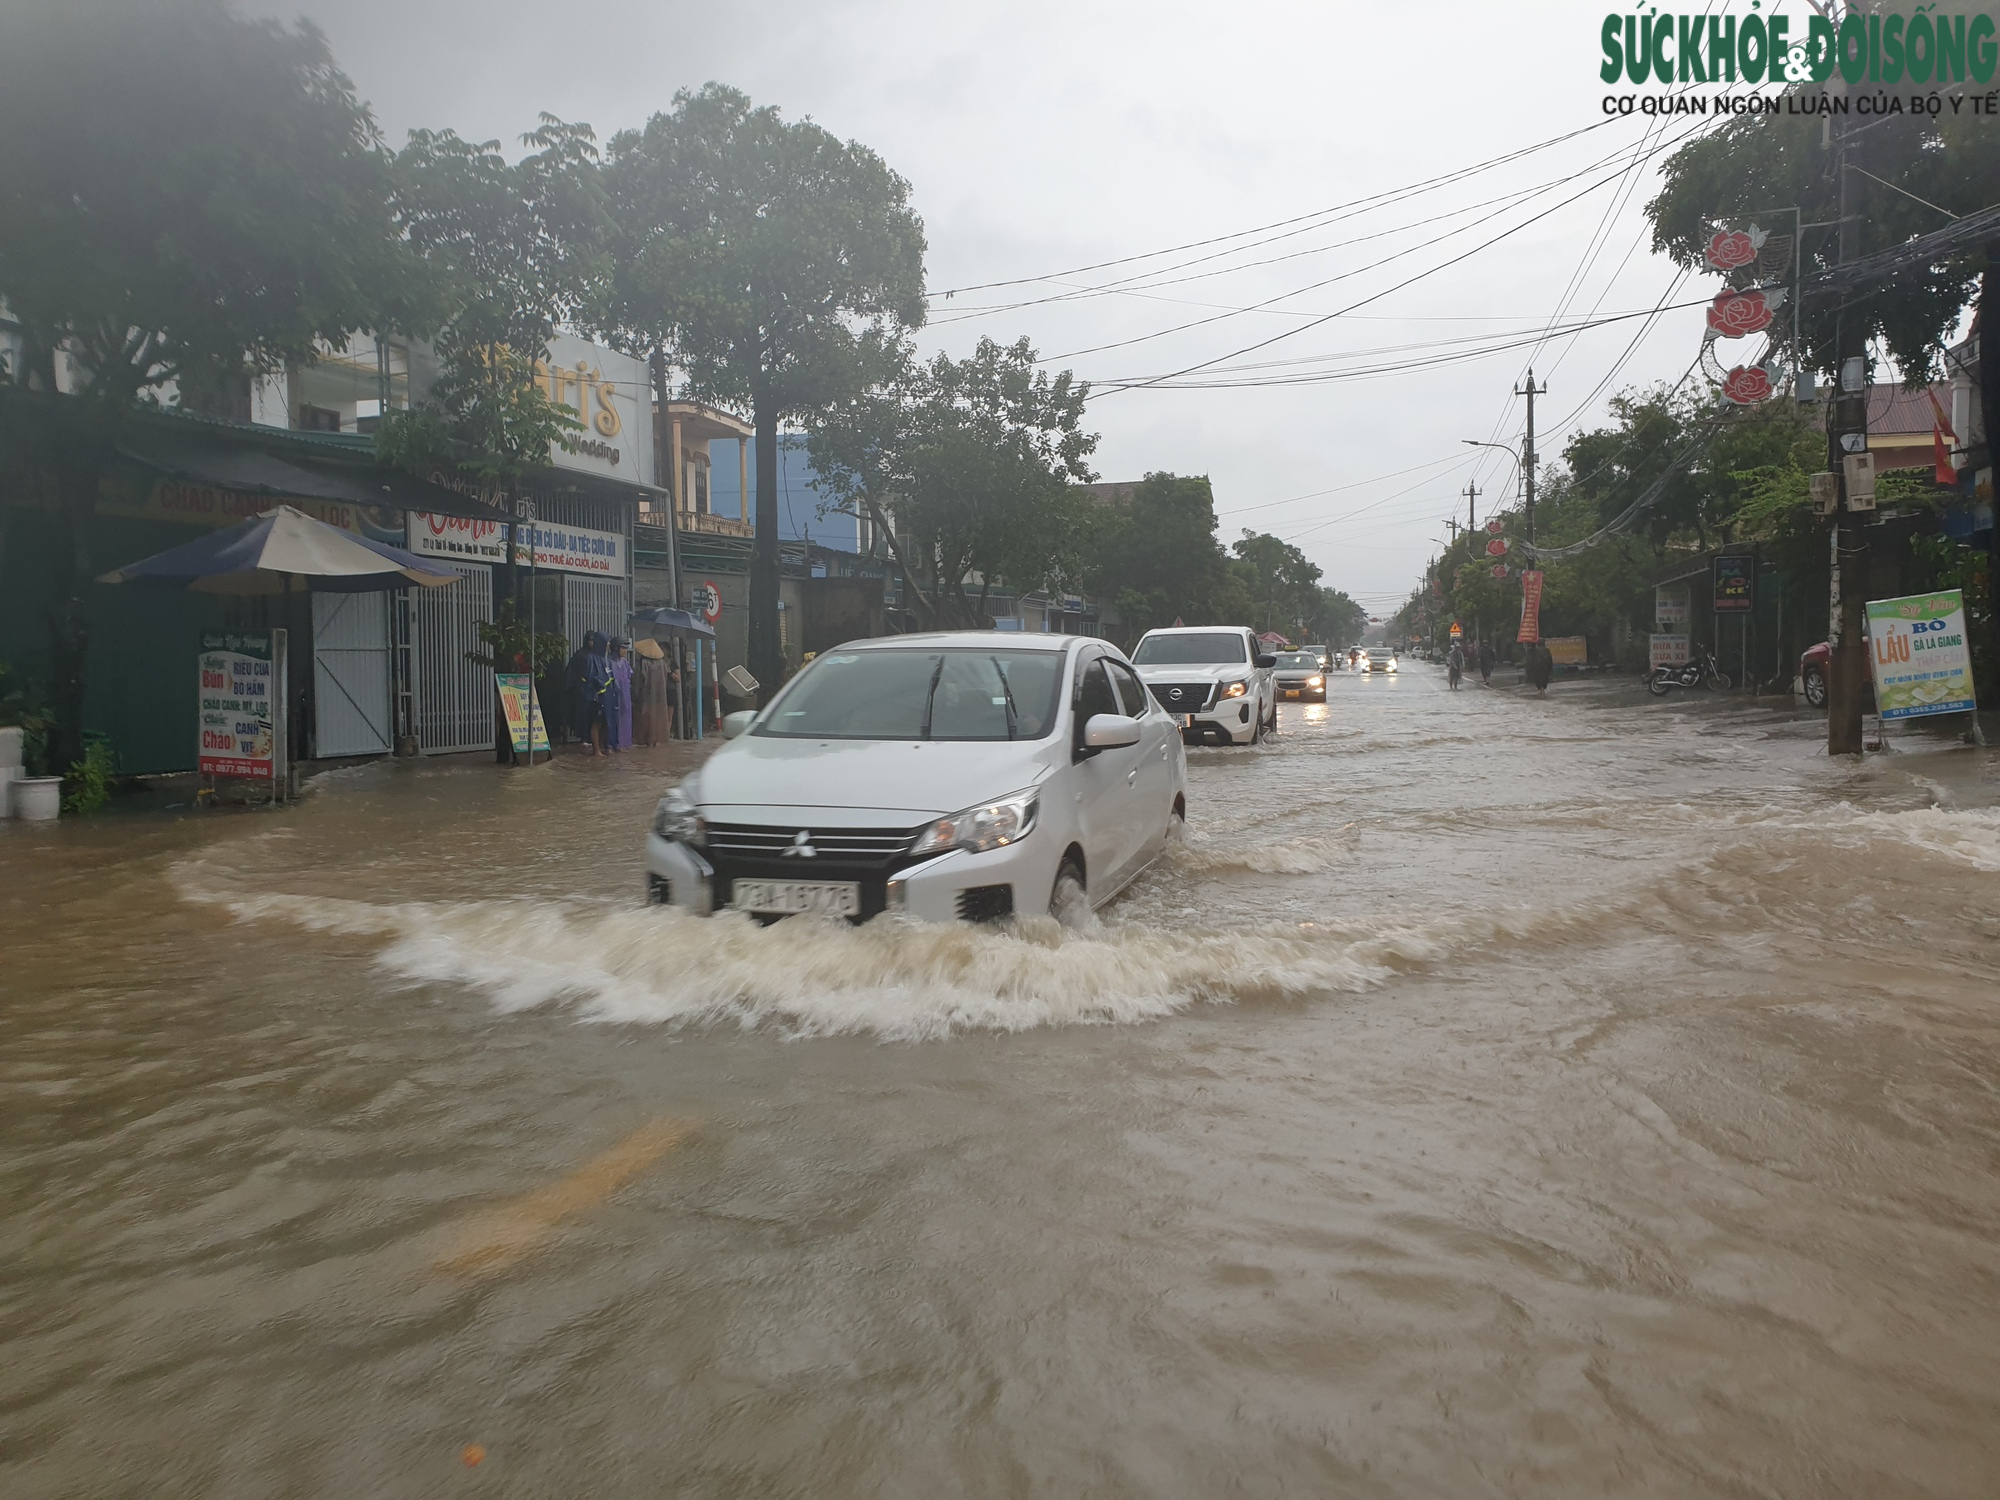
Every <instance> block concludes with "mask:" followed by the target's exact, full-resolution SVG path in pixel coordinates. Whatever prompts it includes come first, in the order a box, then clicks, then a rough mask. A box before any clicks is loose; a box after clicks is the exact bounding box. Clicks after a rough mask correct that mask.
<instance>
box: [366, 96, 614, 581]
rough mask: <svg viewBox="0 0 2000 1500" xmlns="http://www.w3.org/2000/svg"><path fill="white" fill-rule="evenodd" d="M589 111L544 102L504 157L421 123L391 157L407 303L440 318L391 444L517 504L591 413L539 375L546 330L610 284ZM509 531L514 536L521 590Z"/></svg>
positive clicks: (416, 312)
mask: <svg viewBox="0 0 2000 1500" xmlns="http://www.w3.org/2000/svg"><path fill="white" fill-rule="evenodd" d="M595 140H596V138H595V136H594V135H593V134H592V133H591V129H590V127H589V126H588V125H580V124H571V123H568V122H566V121H563V120H558V119H556V118H554V117H553V116H551V115H544V116H542V122H541V124H540V126H539V127H538V128H536V129H535V130H533V131H530V132H529V133H528V134H527V135H524V136H523V137H522V138H521V143H522V144H523V145H524V146H531V147H535V148H537V149H535V150H533V151H530V152H529V153H528V154H527V155H525V156H523V157H522V158H521V159H520V160H519V161H515V162H510V161H508V160H507V158H506V157H505V156H503V155H502V154H501V152H500V143H499V142H498V141H484V142H480V143H477V144H475V143H473V142H471V141H467V140H464V139H462V138H461V137H459V136H458V135H456V134H454V133H453V132H451V131H448V130H445V131H430V130H416V131H412V132H411V133H410V141H409V144H408V145H407V146H405V147H404V148H403V150H402V152H401V153H400V154H399V155H398V156H397V158H396V211H397V219H398V222H399V223H400V224H401V225H402V227H403V230H404V232H405V233H406V234H407V236H408V238H409V243H410V245H411V247H412V249H414V250H415V251H416V252H417V254H418V255H419V256H420V257H421V260H422V264H423V266H424V268H425V277H424V279H423V281H422V282H421V284H420V291H419V294H418V295H417V296H415V297H413V298H412V305H411V306H410V307H409V308H408V309H407V310H406V311H405V313H404V316H405V317H406V318H409V319H411V320H413V321H415V322H417V323H418V325H419V326H424V325H429V326H430V327H433V328H435V330H436V337H435V342H436V347H437V353H438V356H439V359H440V362H441V366H442V368H441V370H440V373H439V376H438V380H437V382H436V384H435V385H434V386H433V387H432V389H431V391H430V393H429V395H428V397H427V398H426V400H425V401H424V402H422V403H420V404H419V405H418V406H416V407H414V408H412V409H411V410H410V411H409V412H407V413H400V414H395V415H393V416H391V417H390V418H388V419H386V420H385V421H384V423H383V425H382V429H381V433H380V435H379V438H378V441H377V445H376V446H377V451H378V452H379V453H380V454H381V455H382V456H383V458H384V459H385V460H386V461H387V462H390V463H394V464H396V465H398V466H399V467H402V468H405V469H408V470H411V471H413V472H416V473H424V472H427V471H428V470H429V469H430V468H431V467H432V466H433V465H436V464H441V463H444V464H451V465H455V466H456V467H458V468H460V469H462V470H464V471H466V472H467V473H470V474H471V475H473V476H474V477H475V478H477V479H478V480H479V481H480V482H481V484H482V486H483V487H484V488H486V489H488V490H490V491H492V492H493V493H495V494H497V495H499V496H500V497H501V499H502V501H503V503H504V505H505V507H506V509H507V512H508V514H509V515H510V516H518V514H519V511H520V497H521V491H522V489H523V488H524V487H525V486H526V485H527V484H528V483H529V482H531V481H532V480H534V479H536V478H539V477H540V476H542V475H544V474H546V473H547V472H548V471H549V468H550V460H551V456H552V454H553V453H554V451H555V450H556V449H557V448H558V447H561V448H571V449H573V448H574V445H575V438H574V434H575V433H577V432H579V431H581V430H582V428H583V424H582V423H581V422H580V421H578V420H577V418H576V417H575V416H574V415H573V414H572V413H571V412H570V409H569V408H568V407H567V406H566V405H564V404H562V403H561V402H558V401H556V400H554V399H553V398H552V397H551V396H550V395H549V393H548V392H547V391H546V390H545V389H544V386H543V379H542V377H543V373H544V369H545V362H546V360H547V357H548V348H549V340H550V339H551V338H552V337H553V336H554V334H555V332H556V330H557V329H558V328H559V327H561V326H563V325H565V324H569V323H572V322H574V321H576V320H577V318H578V317H579V315H580V314H581V312H582V311H583V309H584V307H585V305H586V304H587V303H588V302H590V301H591V300H592V299H593V298H598V297H601V296H602V292H603V287H604V284H605V282H606V279H607V277H608V274H609V265H610V259H609V252H608V250H607V248H606V246H607V240H608V237H609V234H610V230H611V221H610V218H609V216H608V214H607V212H606V206H605V196H604V192H603V186H602V183H601V181H600V180H599V175H598V168H597V148H596V145H595ZM515 554H516V548H515V540H514V532H513V530H512V529H511V528H510V529H509V532H508V543H507V561H508V594H509V595H510V596H511V594H512V593H513V591H514V588H515V584H516V580H515V578H514V576H513V575H514V571H515V563H516V555H515Z"/></svg>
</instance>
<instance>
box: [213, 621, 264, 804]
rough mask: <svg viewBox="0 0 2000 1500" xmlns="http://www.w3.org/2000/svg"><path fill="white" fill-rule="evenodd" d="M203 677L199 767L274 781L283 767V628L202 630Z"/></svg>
mask: <svg viewBox="0 0 2000 1500" xmlns="http://www.w3.org/2000/svg"><path fill="white" fill-rule="evenodd" d="M199 682H200V687H199V697H198V701H197V709H196V719H197V722H198V723H199V725H200V735H201V741H200V745H199V747H198V749H197V751H196V760H195V769H196V770H197V771H199V772H200V773H201V774H202V775H204V776H238V777H245V778H249V779H253V780H257V781H276V780H277V779H278V778H279V777H280V776H281V775H282V774H283V770H284V729H285V712H284V703H285V632H284V631H282V630H227V631H218V630H211V631H205V632H203V634H202V637H201V662H200V672H199Z"/></svg>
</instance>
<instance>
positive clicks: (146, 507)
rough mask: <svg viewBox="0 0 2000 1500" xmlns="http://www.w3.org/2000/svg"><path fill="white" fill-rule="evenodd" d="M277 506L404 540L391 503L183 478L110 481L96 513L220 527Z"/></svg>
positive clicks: (364, 533) (397, 542) (340, 527)
mask: <svg viewBox="0 0 2000 1500" xmlns="http://www.w3.org/2000/svg"><path fill="white" fill-rule="evenodd" d="M279 505H289V506H291V507H292V508H293V509H294V510H298V511H303V512H304V513H305V514H306V515H309V516H311V517H312V518H313V519H314V520H315V521H318V522H320V523H321V524H323V525H327V526H331V527H333V528H334V529H335V530H337V531H345V532H347V533H348V534H349V535H351V536H359V537H366V538H367V539H368V540H369V541H371V542H388V543H389V544H390V545H392V546H396V547H400V546H402V545H403V513H402V512H401V511H400V510H395V509H393V508H390V507H387V506H380V505H352V504H349V503H347V502H346V501H341V500H307V499H303V498H299V497H297V496H292V495H258V494H252V493H250V492H249V491H247V490H230V489H223V488H222V487H221V486H219V485H213V484H197V483H194V482H192V481H187V480H180V479H158V480H151V479H135V480H134V481H133V482H132V483H129V484H128V483H124V482H120V481H119V480H118V479H116V478H114V479H112V480H107V481H106V483H105V485H104V487H103V489H102V491H101V492H100V493H99V495H98V499H97V507H96V513H97V514H98V515H100V516H120V517H124V518H127V519H130V520H134V521H172V522H178V523H180V524H183V525H188V526H208V527H215V528H220V527H223V526H234V525H235V524H236V523H237V522H239V521H247V520H249V519H251V518H252V517H253V516H261V515H262V514H264V512H265V511H267V510H270V509H272V508H273V507H274V506H279Z"/></svg>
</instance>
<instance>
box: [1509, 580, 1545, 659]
mask: <svg viewBox="0 0 2000 1500" xmlns="http://www.w3.org/2000/svg"><path fill="white" fill-rule="evenodd" d="M1541 638H1542V570H1541V569H1540V568H1529V569H1525V570H1524V571H1523V572H1522V574H1521V632H1520V634H1519V635H1517V636H1515V637H1514V639H1515V640H1517V641H1527V642H1530V643H1532V642H1535V641H1539V640H1540V639H1541Z"/></svg>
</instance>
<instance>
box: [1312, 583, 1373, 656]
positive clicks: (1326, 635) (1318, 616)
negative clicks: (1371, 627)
mask: <svg viewBox="0 0 2000 1500" xmlns="http://www.w3.org/2000/svg"><path fill="white" fill-rule="evenodd" d="M1307 628H1308V629H1309V630H1310V632H1311V633H1312V635H1313V636H1314V638H1315V639H1316V640H1317V641H1318V642H1319V643H1320V644H1322V645H1327V646H1344V645H1350V644H1352V643H1353V642H1355V641H1358V640H1360V639H1361V635H1362V632H1363V631H1365V630H1366V629H1367V628H1368V611H1367V610H1365V609H1363V608H1362V607H1361V606H1360V605H1359V604H1357V603H1356V602H1355V601H1354V600H1353V599H1351V598H1349V597H1348V595H1347V594H1346V593H1345V592H1344V591H1343V590H1341V589H1335V588H1322V589H1321V590H1320V591H1319V600H1318V602H1317V603H1316V604H1315V605H1314V606H1313V613H1312V618H1311V619H1310V620H1309V621H1308V623H1307Z"/></svg>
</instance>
